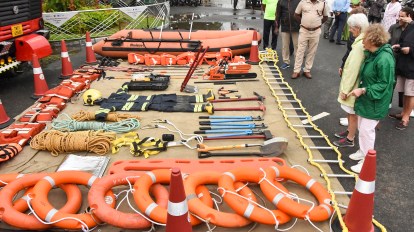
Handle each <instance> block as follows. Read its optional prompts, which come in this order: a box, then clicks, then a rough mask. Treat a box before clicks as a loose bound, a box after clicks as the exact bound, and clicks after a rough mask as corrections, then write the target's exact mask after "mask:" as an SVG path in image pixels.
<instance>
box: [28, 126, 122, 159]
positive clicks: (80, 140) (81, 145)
mask: <svg viewBox="0 0 414 232" xmlns="http://www.w3.org/2000/svg"><path fill="white" fill-rule="evenodd" d="M114 139H116V134H115V133H114V132H103V131H78V132H61V131H58V130H50V131H44V132H41V133H39V134H37V135H36V136H34V137H33V139H32V140H31V141H30V147H32V148H33V149H36V150H44V151H50V152H51V153H52V155H53V156H58V155H59V153H66V152H75V151H88V152H93V153H96V154H98V155H105V154H106V153H107V152H108V151H109V150H110V148H111V140H114Z"/></svg>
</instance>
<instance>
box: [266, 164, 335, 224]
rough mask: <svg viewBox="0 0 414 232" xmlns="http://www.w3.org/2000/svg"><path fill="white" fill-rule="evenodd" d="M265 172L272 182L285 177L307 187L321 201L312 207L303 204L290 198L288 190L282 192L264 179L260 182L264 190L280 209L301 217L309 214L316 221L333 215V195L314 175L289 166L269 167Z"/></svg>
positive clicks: (310, 218)
mask: <svg viewBox="0 0 414 232" xmlns="http://www.w3.org/2000/svg"><path fill="white" fill-rule="evenodd" d="M265 172H266V178H267V179H268V180H270V182H271V183H274V180H275V179H276V178H284V179H286V180H291V181H293V182H296V183H298V184H300V185H302V186H304V187H306V188H307V189H309V191H310V192H311V193H312V194H313V195H314V196H315V197H316V199H317V200H318V202H319V205H318V206H316V207H314V208H312V209H311V207H310V205H303V204H300V203H298V202H296V201H294V200H292V199H291V198H289V197H288V196H287V195H286V193H288V192H286V191H284V192H285V193H282V192H281V191H279V190H278V189H276V188H274V187H273V186H272V185H270V184H269V182H267V181H263V182H262V183H261V184H260V188H261V190H262V192H263V193H264V195H265V196H266V198H267V199H268V200H269V201H272V202H273V204H275V205H276V207H277V208H279V209H280V210H282V211H284V212H286V213H287V214H289V215H291V216H293V217H297V218H301V219H304V218H305V217H307V216H308V217H309V220H311V221H315V222H321V221H325V220H327V219H329V217H330V216H331V215H332V212H333V208H332V206H331V205H330V201H331V195H330V194H329V193H328V191H327V190H326V189H325V188H324V187H323V186H322V185H321V184H320V183H319V182H317V181H316V180H314V179H312V177H310V176H308V175H306V174H305V173H303V172H301V171H299V170H298V169H295V168H291V167H288V166H272V167H269V168H267V169H266V170H265ZM309 210H310V211H309Z"/></svg>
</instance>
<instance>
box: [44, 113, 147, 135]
mask: <svg viewBox="0 0 414 232" xmlns="http://www.w3.org/2000/svg"><path fill="white" fill-rule="evenodd" d="M63 115H65V114H63ZM66 116H67V115H66ZM67 118H68V119H67V120H60V117H58V118H56V119H55V120H53V122H52V128H53V129H55V130H59V131H71V132H72V131H85V130H96V131H97V130H103V131H113V132H116V133H127V132H130V131H132V130H135V129H138V128H139V127H140V123H139V121H138V119H136V118H128V119H125V120H122V121H119V122H114V123H105V122H79V121H76V120H72V119H70V117H69V116H67Z"/></svg>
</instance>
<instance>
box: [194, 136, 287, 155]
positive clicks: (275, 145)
mask: <svg viewBox="0 0 414 232" xmlns="http://www.w3.org/2000/svg"><path fill="white" fill-rule="evenodd" d="M287 145H288V140H287V139H286V138H283V137H275V138H272V139H270V140H267V141H265V142H264V143H263V144H240V145H233V146H221V147H207V146H205V145H199V148H198V149H197V150H198V158H200V159H203V158H208V157H212V156H262V157H263V156H279V155H281V154H282V153H283V152H284V151H285V150H286V147H287ZM244 147H260V152H225V153H221V152H219V153H216V152H210V151H217V150H228V149H234V148H244Z"/></svg>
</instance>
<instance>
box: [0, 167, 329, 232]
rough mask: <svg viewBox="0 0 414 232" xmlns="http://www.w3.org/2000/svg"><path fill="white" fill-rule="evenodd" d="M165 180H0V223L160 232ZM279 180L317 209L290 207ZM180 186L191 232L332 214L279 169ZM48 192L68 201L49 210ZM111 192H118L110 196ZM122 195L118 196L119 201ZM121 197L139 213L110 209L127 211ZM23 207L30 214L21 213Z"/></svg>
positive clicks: (79, 176)
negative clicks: (57, 191) (84, 206)
mask: <svg viewBox="0 0 414 232" xmlns="http://www.w3.org/2000/svg"><path fill="white" fill-rule="evenodd" d="M170 177H171V170H170V169H155V170H151V171H148V172H146V173H137V172H133V171H125V172H122V173H116V174H111V175H107V176H104V177H102V178H98V177H95V176H93V175H92V174H89V173H86V172H82V171H60V172H56V173H38V174H26V175H18V174H6V175H4V174H3V175H1V174H0V187H3V188H2V189H1V190H0V199H2V200H1V201H0V209H2V210H1V211H0V220H2V221H4V222H5V223H7V224H9V225H12V226H14V227H18V228H20V229H26V230H43V229H47V228H50V227H57V228H62V229H67V230H82V231H89V230H91V229H92V228H94V227H96V226H100V225H102V224H103V223H107V224H110V225H113V226H116V227H119V228H125V229H144V228H148V227H151V226H152V225H154V224H157V225H164V226H165V224H166V223H167V220H166V219H167V204H169V203H168V191H167V189H166V188H165V187H163V185H162V184H169V183H170ZM287 180H289V181H293V182H295V183H297V184H299V185H302V186H303V187H306V188H307V189H308V190H309V191H310V192H311V193H312V194H313V195H314V196H315V197H316V199H317V200H318V202H319V205H318V206H314V205H313V204H314V203H311V204H310V205H303V204H300V203H298V202H297V201H295V197H294V194H292V193H290V192H289V190H288V189H286V187H284V185H283V184H282V181H287ZM183 182H184V189H185V194H186V199H187V203H188V211H189V221H190V222H191V224H192V225H193V226H194V225H198V224H200V223H203V222H204V223H206V224H207V225H209V224H213V225H216V226H220V227H226V228H240V227H244V226H247V225H249V224H250V223H252V222H256V223H261V224H266V225H272V226H275V228H276V229H277V228H278V227H279V226H280V225H283V224H285V223H288V222H289V221H291V219H292V218H298V219H304V220H308V221H310V222H321V221H325V220H328V219H329V218H330V217H331V215H332V213H333V208H332V207H331V205H330V203H329V202H330V195H329V193H328V192H327V190H326V189H325V188H324V187H323V186H322V185H321V184H319V183H318V182H316V181H315V180H314V179H312V178H311V177H310V176H309V175H307V174H305V173H303V172H301V171H299V170H297V169H295V168H291V167H289V166H287V165H285V164H283V165H276V166H272V167H267V168H265V169H258V168H253V167H239V168H236V169H233V170H228V171H226V172H224V173H221V172H217V171H214V170H211V171H199V172H194V173H191V174H188V175H185V177H184V180H183ZM246 183H256V184H259V185H260V189H261V190H262V192H263V194H264V195H265V197H266V198H267V199H268V200H269V201H270V202H272V203H273V205H274V206H273V207H271V208H274V207H275V206H276V208H277V209H276V210H272V209H268V208H266V207H264V206H263V205H260V203H259V202H258V201H257V199H256V196H255V194H254V192H253V191H252V190H251V189H250V188H249V187H248V184H246ZM76 185H86V186H89V193H88V199H87V200H88V206H89V208H88V210H87V211H86V212H82V213H78V212H79V210H80V206H81V203H82V198H81V194H80V190H79V188H78V187H77V186H76ZM121 185H126V186H129V188H128V189H127V190H122V191H121V189H119V188H118V186H121ZM205 185H217V191H218V193H219V194H220V195H221V197H222V199H223V200H224V202H225V203H226V204H227V205H228V206H229V208H231V209H232V210H233V211H234V212H233V213H231V212H224V211H221V210H220V209H218V208H217V209H216V208H215V205H216V206H217V204H214V202H215V201H216V202H217V200H215V199H214V198H212V196H211V195H210V191H209V189H208V188H207V187H206V186H205ZM54 187H59V188H62V189H63V190H64V191H65V193H66V195H67V199H68V200H67V202H66V204H65V205H64V206H63V207H62V208H61V209H56V208H54V207H53V206H52V204H51V203H50V202H49V200H48V194H49V192H50V191H51V190H52V188H54ZM114 187H117V191H121V192H120V193H119V194H114V193H113V192H112V188H114ZM23 189H26V192H25V194H24V196H23V197H22V198H21V199H18V200H17V201H15V202H13V197H14V196H15V195H16V194H17V193H18V192H19V191H20V190H23ZM122 192H125V193H126V195H125V197H124V198H123V199H122V200H120V199H119V195H121V193H122ZM151 196H153V197H154V198H155V200H153V198H152V197H151ZM129 198H131V199H132V198H133V200H134V203H135V204H136V206H137V207H138V209H139V211H138V210H136V209H134V213H126V212H121V211H120V210H118V207H119V206H120V203H122V202H123V201H124V200H125V199H127V202H128V203H129V205H130V207H131V208H132V207H133V206H132V205H131V204H130V200H129ZM305 201H307V200H305ZM311 205H312V206H311ZM28 208H29V209H30V210H31V211H32V212H33V214H29V215H26V214H24V213H23V212H24V211H26V210H27V209H28Z"/></svg>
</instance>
